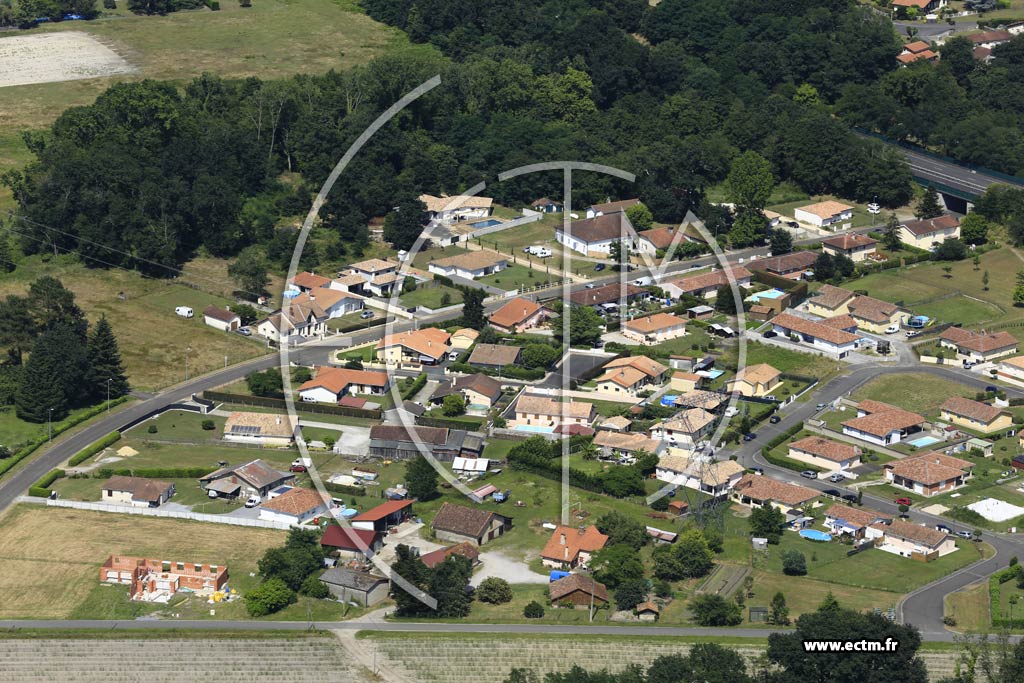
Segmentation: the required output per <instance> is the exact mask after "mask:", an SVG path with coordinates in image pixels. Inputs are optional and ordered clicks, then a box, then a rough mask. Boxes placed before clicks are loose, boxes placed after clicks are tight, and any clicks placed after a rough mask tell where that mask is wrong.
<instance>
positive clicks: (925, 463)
mask: <svg viewBox="0 0 1024 683" xmlns="http://www.w3.org/2000/svg"><path fill="white" fill-rule="evenodd" d="M973 467H974V464H973V463H970V462H967V461H966V460H961V459H960V458H954V457H952V456H949V455H944V454H942V453H937V452H935V451H931V452H929V453H922V454H921V455H915V456H913V457H908V458H904V459H903V460H897V461H895V462H890V463H886V465H885V469H887V470H892V473H893V474H896V475H899V476H900V477H903V478H904V479H910V480H911V481H914V482H918V483H920V484H925V485H932V484H939V483H942V482H944V481H949V480H950V479H955V478H957V477H959V476H962V475H964V474H966V473H967V472H969V471H970V470H971V469H972V468H973Z"/></svg>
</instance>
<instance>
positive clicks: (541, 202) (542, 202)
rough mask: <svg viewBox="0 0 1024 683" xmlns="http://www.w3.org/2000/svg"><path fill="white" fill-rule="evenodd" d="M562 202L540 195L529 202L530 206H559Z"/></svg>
mask: <svg viewBox="0 0 1024 683" xmlns="http://www.w3.org/2000/svg"><path fill="white" fill-rule="evenodd" d="M561 205H562V202H556V201H555V200H554V199H548V198H547V197H541V198H540V199H534V200H533V201H532V202H530V206H532V207H538V206H561Z"/></svg>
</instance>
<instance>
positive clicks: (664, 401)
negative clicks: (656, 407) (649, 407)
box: [661, 396, 679, 406]
mask: <svg viewBox="0 0 1024 683" xmlns="http://www.w3.org/2000/svg"><path fill="white" fill-rule="evenodd" d="M677 398H679V397H678V396H662V397H661V405H663V406H671V405H675V402H676V399H677Z"/></svg>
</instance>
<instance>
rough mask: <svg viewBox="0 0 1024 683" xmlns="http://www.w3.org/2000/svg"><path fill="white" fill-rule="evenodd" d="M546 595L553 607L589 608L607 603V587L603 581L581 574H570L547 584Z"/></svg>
mask: <svg viewBox="0 0 1024 683" xmlns="http://www.w3.org/2000/svg"><path fill="white" fill-rule="evenodd" d="M548 595H549V597H550V598H551V606H552V607H554V608H556V609H557V608H559V607H569V608H572V609H590V607H591V605H593V606H594V607H600V606H601V605H606V604H608V589H607V588H606V587H605V585H604V584H603V583H598V582H597V581H594V580H593V579H592V578H590V577H589V576H584V575H583V574H570V575H569V576H566V577H564V578H561V579H558V580H557V581H552V582H551V583H549V584H548Z"/></svg>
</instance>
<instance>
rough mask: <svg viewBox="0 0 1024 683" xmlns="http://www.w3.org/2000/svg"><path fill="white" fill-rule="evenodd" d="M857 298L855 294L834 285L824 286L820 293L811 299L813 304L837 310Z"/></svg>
mask: <svg viewBox="0 0 1024 683" xmlns="http://www.w3.org/2000/svg"><path fill="white" fill-rule="evenodd" d="M854 296H856V295H855V294H854V293H853V292H851V291H850V290H848V289H843V288H842V287H835V286H833V285H822V286H821V289H819V290H818V293H817V294H815V295H814V297H813V298H812V299H811V303H813V304H815V305H818V306H823V307H825V308H829V309H835V308H839V307H840V306H842V305H843V304H844V303H846V302H847V301H849V300H850V299H852V298H853V297H854Z"/></svg>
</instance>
